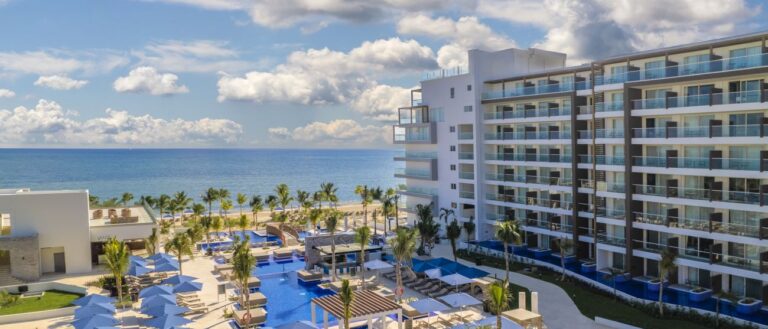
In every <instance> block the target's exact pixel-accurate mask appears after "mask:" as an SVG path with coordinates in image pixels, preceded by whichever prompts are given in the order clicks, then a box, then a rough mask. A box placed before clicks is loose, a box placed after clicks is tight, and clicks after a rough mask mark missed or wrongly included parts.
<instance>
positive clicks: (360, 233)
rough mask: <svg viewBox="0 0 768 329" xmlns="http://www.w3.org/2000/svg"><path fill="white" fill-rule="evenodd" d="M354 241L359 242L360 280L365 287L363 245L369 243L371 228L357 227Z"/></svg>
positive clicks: (363, 287)
mask: <svg viewBox="0 0 768 329" xmlns="http://www.w3.org/2000/svg"><path fill="white" fill-rule="evenodd" d="M355 242H357V243H358V244H360V280H361V287H362V289H365V247H366V246H368V244H369V243H371V228H370V227H368V226H361V227H359V228H357V229H356V230H355Z"/></svg>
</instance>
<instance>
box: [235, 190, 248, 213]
mask: <svg viewBox="0 0 768 329" xmlns="http://www.w3.org/2000/svg"><path fill="white" fill-rule="evenodd" d="M235 202H237V207H238V208H240V216H242V215H243V205H244V204H245V203H246V202H248V196H247V195H245V194H243V193H237V195H236V196H235Z"/></svg>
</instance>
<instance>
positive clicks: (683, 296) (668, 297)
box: [478, 241, 768, 325]
mask: <svg viewBox="0 0 768 329" xmlns="http://www.w3.org/2000/svg"><path fill="white" fill-rule="evenodd" d="M478 245H480V246H481V247H486V248H489V249H494V250H499V251H503V250H504V247H503V245H502V244H501V242H499V241H481V242H479V243H478ZM510 249H512V248H510ZM514 254H515V255H517V256H521V257H526V258H530V259H534V257H533V255H532V253H531V252H530V251H528V250H515V251H514ZM537 260H540V261H544V262H547V263H550V264H553V265H556V266H560V259H559V258H558V257H553V256H551V255H548V256H546V257H544V258H540V259H537ZM580 266H581V263H580V262H573V263H571V264H566V265H565V267H566V269H568V270H570V271H572V272H574V273H577V275H579V276H581V277H584V278H587V279H589V280H592V281H596V282H599V283H602V284H604V285H606V286H609V287H611V286H612V283H611V281H610V280H608V279H606V278H605V276H604V275H601V274H600V273H597V272H593V273H587V274H585V273H581V272H580V271H579V268H580ZM616 290H619V291H622V292H624V293H626V294H629V295H631V296H633V297H637V298H643V299H646V300H651V301H658V300H659V293H658V292H657V291H649V290H648V289H647V288H646V285H645V284H644V283H643V282H639V281H636V280H629V281H627V282H617V283H616ZM662 299H663V300H664V302H666V303H670V304H676V305H682V306H688V307H692V308H698V309H702V310H706V311H710V312H715V306H716V304H717V300H716V299H715V298H708V299H707V300H705V301H701V302H696V301H692V300H690V299H689V294H688V293H687V292H683V291H679V290H674V289H669V288H665V289H664V292H663V296H662ZM720 313H722V314H725V315H729V316H732V317H735V318H739V319H743V320H747V321H751V322H755V323H760V324H763V325H768V311H765V310H760V311H759V312H757V313H754V314H743V313H739V312H737V311H736V307H735V306H733V305H732V304H731V303H729V302H727V301H720Z"/></svg>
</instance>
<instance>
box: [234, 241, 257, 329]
mask: <svg viewBox="0 0 768 329" xmlns="http://www.w3.org/2000/svg"><path fill="white" fill-rule="evenodd" d="M254 267H256V256H254V255H251V249H250V244H249V242H248V237H247V236H246V238H245V239H244V240H243V241H242V242H239V241H238V242H237V243H236V245H235V252H234V253H233V254H232V275H233V276H234V277H235V280H236V281H237V282H238V283H239V284H240V288H241V289H240V294H241V295H240V298H241V304H242V305H243V308H245V312H246V316H245V319H246V320H245V321H246V322H245V328H248V326H249V322H250V318H251V317H250V312H251V308H250V306H249V304H250V302H251V301H250V289H248V279H250V277H251V275H252V274H251V273H252V271H253V269H254ZM243 297H245V302H243V301H242V298H243Z"/></svg>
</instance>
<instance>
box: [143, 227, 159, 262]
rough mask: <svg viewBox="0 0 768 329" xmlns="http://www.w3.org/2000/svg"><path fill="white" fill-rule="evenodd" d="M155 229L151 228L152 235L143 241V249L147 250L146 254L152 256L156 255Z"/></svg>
mask: <svg viewBox="0 0 768 329" xmlns="http://www.w3.org/2000/svg"><path fill="white" fill-rule="evenodd" d="M158 240H159V239H158V236H157V227H153V228H152V234H150V235H149V236H148V237H147V239H146V240H144V248H146V249H147V253H148V254H149V255H150V256H152V255H154V254H156V253H157V242H158Z"/></svg>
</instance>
